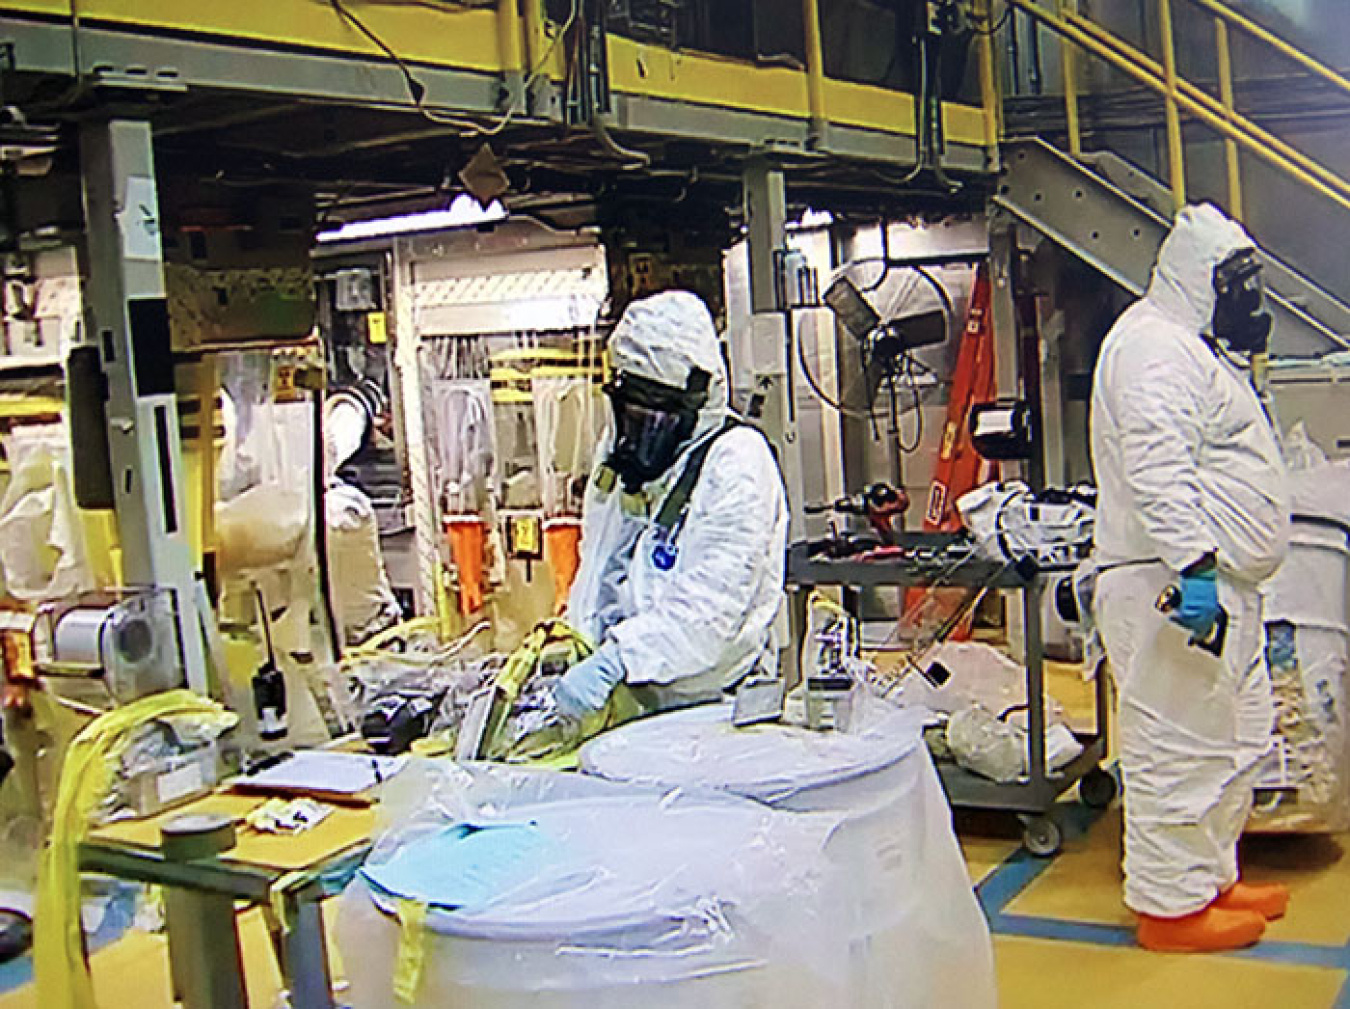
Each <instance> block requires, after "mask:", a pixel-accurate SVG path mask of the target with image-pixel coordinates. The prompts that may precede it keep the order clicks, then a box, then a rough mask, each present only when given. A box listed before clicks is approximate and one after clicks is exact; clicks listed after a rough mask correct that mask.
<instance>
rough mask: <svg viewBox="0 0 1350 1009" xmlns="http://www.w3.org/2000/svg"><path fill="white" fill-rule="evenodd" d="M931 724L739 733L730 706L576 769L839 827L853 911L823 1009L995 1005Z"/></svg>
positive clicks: (694, 715) (623, 736)
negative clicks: (833, 989) (929, 741)
mask: <svg viewBox="0 0 1350 1009" xmlns="http://www.w3.org/2000/svg"><path fill="white" fill-rule="evenodd" d="M923 716H924V713H922V712H917V711H906V710H902V709H897V708H894V707H892V706H891V705H889V704H886V703H885V702H883V701H878V700H876V699H875V698H870V697H867V698H864V702H863V704H862V706H861V708H860V709H859V712H858V715H857V717H856V718H855V722H854V729H853V731H851V732H848V733H814V732H811V731H809V730H806V729H801V728H796V727H792V726H785V725H761V726H754V727H750V728H746V729H737V728H735V727H734V726H733V725H732V724H731V708H730V706H727V705H716V706H705V707H701V708H691V709H687V710H684V711H677V712H672V713H670V714H666V715H661V716H658V717H655V718H650V719H645V720H642V721H638V722H633V723H631V724H629V725H626V726H623V727H621V728H619V729H617V730H614V731H613V732H610V733H607V734H606V735H604V736H601V737H599V738H597V739H595V740H593V741H592V742H590V743H589V744H587V745H586V747H584V748H583V750H582V752H581V769H582V770H583V771H584V772H586V773H589V774H594V775H601V776H604V777H606V778H609V779H614V780H626V781H631V782H638V783H656V782H661V783H665V784H670V785H679V786H681V787H686V788H692V787H711V788H716V789H719V790H722V791H726V792H733V793H735V794H738V795H743V796H747V797H751V798H755V799H758V800H761V801H763V802H766V803H769V804H771V805H772V806H773V807H774V808H776V809H780V810H790V811H795V812H800V813H830V814H833V815H835V816H838V817H840V818H841V826H840V829H839V830H837V831H836V832H835V833H834V835H833V836H832V837H831V839H830V843H829V846H828V848H827V853H828V855H829V856H830V861H831V864H832V865H833V866H834V867H835V869H837V870H839V871H840V872H841V874H842V877H841V878H842V880H843V881H844V884H845V885H846V888H847V890H846V903H847V905H848V906H849V907H851V908H852V909H853V914H852V916H851V920H850V921H849V922H848V925H849V929H848V931H847V933H846V938H847V940H848V944H849V952H848V963H849V970H850V977H849V981H848V989H847V997H836V998H835V999H832V1000H829V1001H826V1002H822V1003H820V1005H832V1006H848V1007H850V1009H920V1007H933V1009H938V1007H956V1006H960V1007H961V1009H981V1007H986V1006H993V1005H994V1004H995V1002H996V996H995V987H994V976H993V953H992V946H991V942H990V938H989V931H988V926H987V925H986V922H985V920H984V916H983V914H982V913H981V911H980V909H979V906H978V904H977V903H976V901H975V897H974V894H973V892H972V890H971V886H970V880H969V877H968V876H967V874H966V870H965V864H964V862H963V861H962V858H961V852H960V849H959V847H958V845H957V842H956V837H955V835H954V834H953V832H952V827H951V810H950V808H949V807H948V805H947V800H946V797H945V796H944V795H943V793H942V787H941V783H940V782H939V780H938V776H937V772H936V770H935V769H934V767H933V764H932V760H931V758H930V757H929V755H928V751H927V749H926V748H925V747H924V746H923V745H922V740H921V733H922V726H923ZM822 938H823V937H822ZM835 938H836V939H837V938H839V936H838V935H837V934H836V936H835ZM649 1004H652V1005H656V1004H657V1003H655V1002H652V1003H649ZM794 1004H798V1003H794Z"/></svg>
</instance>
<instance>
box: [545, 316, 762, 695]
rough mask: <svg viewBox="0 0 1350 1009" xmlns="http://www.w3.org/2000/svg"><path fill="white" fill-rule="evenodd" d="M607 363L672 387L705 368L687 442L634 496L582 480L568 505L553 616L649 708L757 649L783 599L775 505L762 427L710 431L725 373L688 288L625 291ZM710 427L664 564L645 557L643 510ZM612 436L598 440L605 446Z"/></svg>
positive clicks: (734, 670) (720, 420) (717, 422)
mask: <svg viewBox="0 0 1350 1009" xmlns="http://www.w3.org/2000/svg"><path fill="white" fill-rule="evenodd" d="M609 351H610V357H611V362H612V364H613V367H614V370H615V371H616V372H624V373H628V374H634V375H640V376H642V377H644V378H648V379H653V380H655V381H658V382H662V383H665V384H666V385H670V386H675V387H677V388H684V386H685V382H686V381H687V379H688V377H689V372H690V370H691V369H692V368H696V367H697V368H701V369H702V370H704V371H706V372H707V373H708V374H709V375H710V376H712V377H711V381H710V383H709V387H708V400H707V403H706V405H705V406H704V408H703V410H702V411H701V412H700V414H699V418H698V423H697V427H696V428H695V431H694V434H693V436H692V438H691V440H690V444H689V446H688V447H687V448H686V449H685V450H684V451H683V452H682V453H681V454H680V457H679V458H678V459H677V460H676V461H675V464H674V465H673V466H671V467H670V469H669V470H667V472H666V473H665V474H664V475H663V476H662V477H660V478H659V479H658V480H656V481H654V482H653V483H650V484H648V485H647V486H646V487H644V488H643V490H642V493H640V494H638V495H625V494H624V493H623V491H622V489H621V488H620V487H619V486H617V485H616V486H614V487H613V488H612V489H610V490H608V491H606V490H604V489H603V488H602V487H601V486H600V484H599V483H598V482H597V481H596V480H595V479H592V480H591V483H590V486H589V487H588V488H587V490H586V501H585V506H584V511H583V516H582V533H581V565H580V568H579V569H578V571H577V578H576V581H575V583H574V584H573V586H572V593H571V598H570V600H569V603H568V608H567V620H568V622H569V623H570V624H571V625H572V626H573V627H575V628H576V629H577V630H579V631H581V632H582V633H583V634H585V635H586V636H587V637H589V638H590V639H591V640H592V641H594V642H595V643H596V644H597V645H600V644H602V643H604V642H606V641H608V642H612V643H613V644H614V646H615V647H616V648H617V650H618V655H619V658H620V660H621V661H622V663H623V668H624V679H625V682H627V683H628V684H629V685H630V686H634V687H650V688H651V690H650V692H649V696H651V697H653V698H654V699H655V703H656V706H657V707H659V708H669V707H679V706H682V705H686V704H692V703H698V702H701V701H706V700H712V699H715V698H717V697H718V696H719V695H720V693H721V691H722V689H723V688H724V687H727V686H730V685H732V684H734V683H735V682H736V681H737V680H738V679H740V677H741V676H743V675H744V674H745V673H746V672H748V671H749V670H750V669H751V668H752V667H753V666H754V665H755V663H756V662H757V661H758V660H759V659H760V658H761V656H767V653H768V651H769V648H770V637H771V628H772V624H773V622H774V617H775V616H776V614H777V612H778V609H779V607H780V606H781V605H782V601H783V568H784V554H785V551H786V546H787V528H788V516H787V504H786V495H785V493H784V490H783V479H782V475H781V473H780V472H779V469H778V464H777V462H776V460H775V459H774V456H773V452H772V451H771V450H770V448H769V445H768V443H767V442H766V441H765V439H764V436H763V435H761V434H760V433H758V432H757V431H755V430H753V429H751V428H748V427H740V428H734V429H732V430H730V431H728V432H726V433H724V434H721V435H718V432H719V431H721V430H722V427H723V424H724V422H725V421H726V419H727V418H728V417H729V416H730V408H729V407H728V404H727V388H728V380H727V371H726V365H725V363H724V362H723V359H722V353H721V348H720V346H719V343H718V338H717V332H716V330H715V328H714V327H713V321H712V317H711V316H710V315H709V314H708V309H707V307H706V306H705V305H704V304H703V302H702V301H701V300H699V298H698V297H696V296H695V295H693V294H690V293H688V292H683V291H672V292H667V293H664V294H657V295H653V296H652V297H649V298H646V299H643V300H642V301H637V302H634V303H633V304H631V305H629V306H628V309H627V310H626V311H625V312H624V315H623V318H622V319H621V320H620V322H619V324H618V326H617V327H616V328H615V330H614V333H613V334H612V336H611V337H610V341H609ZM710 437H716V439H717V440H716V442H715V443H714V445H713V447H712V449H711V451H710V452H709V453H708V456H707V458H706V460H705V461H704V464H703V468H702V471H701V472H700V475H699V478H698V482H697V483H696V484H695V485H694V490H693V493H692V494H691V496H690V498H689V504H688V510H687V512H686V516H685V521H684V523H683V525H682V526H681V527H680V528H679V530H678V533H677V535H676V536H675V538H674V547H675V551H676V555H675V563H674V566H673V567H671V568H670V570H661V568H660V567H659V566H658V565H657V563H656V561H655V560H654V553H655V549H656V547H657V545H658V544H657V541H658V534H657V529H656V527H655V524H654V522H653V521H652V516H655V515H656V514H657V511H658V509H659V508H660V505H661V502H662V501H663V500H664V498H665V496H666V493H667V492H668V491H669V490H670V488H671V487H672V486H673V484H674V483H675V481H676V480H677V479H678V478H679V475H680V473H682V472H683V470H684V464H685V460H686V458H687V457H688V454H689V451H690V450H691V449H692V448H693V447H694V446H696V445H698V444H700V443H701V442H703V441H704V440H705V439H707V438H710ZM611 442H612V433H611V434H610V435H609V436H607V438H606V440H605V443H604V444H603V445H602V446H601V452H600V454H599V458H600V459H601V460H603V459H604V458H605V456H606V455H607V454H608V446H609V444H610V443H611Z"/></svg>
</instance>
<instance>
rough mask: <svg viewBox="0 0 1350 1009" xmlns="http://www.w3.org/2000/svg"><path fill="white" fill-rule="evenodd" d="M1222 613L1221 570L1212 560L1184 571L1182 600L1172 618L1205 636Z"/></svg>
mask: <svg viewBox="0 0 1350 1009" xmlns="http://www.w3.org/2000/svg"><path fill="white" fill-rule="evenodd" d="M1219 612H1220V611H1219V581H1218V570H1217V569H1216V568H1215V566H1214V564H1213V563H1212V562H1211V563H1209V564H1204V563H1201V564H1193V565H1191V566H1190V567H1189V568H1187V569H1186V570H1185V571H1183V572H1182V574H1181V603H1180V605H1178V606H1177V608H1176V609H1175V610H1173V611H1172V613H1171V619H1172V621H1173V622H1174V623H1177V624H1180V625H1181V626H1182V627H1184V628H1186V630H1188V631H1190V632H1191V633H1192V634H1193V635H1195V637H1197V638H1203V637H1204V636H1205V635H1206V634H1208V633H1209V631H1210V628H1212V627H1213V626H1214V622H1215V621H1216V620H1218V619H1219Z"/></svg>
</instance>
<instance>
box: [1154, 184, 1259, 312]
mask: <svg viewBox="0 0 1350 1009" xmlns="http://www.w3.org/2000/svg"><path fill="white" fill-rule="evenodd" d="M1255 248H1256V243H1255V242H1254V241H1252V239H1251V236H1250V235H1248V234H1247V232H1246V231H1244V230H1243V228H1242V225H1240V224H1238V223H1237V222H1236V221H1232V220H1230V219H1229V218H1228V217H1226V216H1225V215H1224V213H1223V212H1222V211H1221V210H1219V209H1218V208H1217V207H1215V206H1213V205H1212V204H1209V203H1202V204H1199V205H1198V206H1191V207H1186V208H1184V209H1183V210H1182V211H1181V212H1180V213H1179V214H1177V219H1176V224H1175V225H1174V226H1173V228H1172V231H1171V234H1169V235H1168V236H1167V240H1166V241H1165V242H1163V244H1162V249H1161V250H1160V251H1159V252H1158V262H1157V264H1156V265H1155V266H1154V267H1153V279H1152V281H1151V282H1150V283H1149V287H1148V294H1147V295H1146V298H1147V300H1148V301H1150V302H1152V303H1153V305H1154V306H1155V307H1156V308H1157V309H1158V310H1159V311H1160V312H1162V313H1163V314H1164V315H1166V316H1168V317H1169V318H1171V319H1172V320H1173V321H1175V322H1176V323H1177V324H1178V325H1180V326H1183V327H1184V328H1185V329H1187V330H1188V331H1190V332H1194V333H1208V332H1209V330H1210V321H1211V320H1212V319H1213V318H1214V302H1215V298H1216V296H1215V293H1214V268H1215V267H1216V266H1218V265H1219V264H1220V263H1222V262H1223V261H1224V260H1226V259H1227V258H1228V257H1229V256H1231V255H1232V254H1233V253H1235V252H1239V251H1241V250H1243V249H1255Z"/></svg>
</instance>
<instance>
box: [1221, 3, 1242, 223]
mask: <svg viewBox="0 0 1350 1009" xmlns="http://www.w3.org/2000/svg"><path fill="white" fill-rule="evenodd" d="M1214 54H1215V57H1216V58H1217V60H1218V64H1219V100H1220V101H1222V102H1223V107H1224V110H1225V111H1226V112H1227V114H1228V121H1229V123H1231V122H1232V121H1233V112H1234V110H1235V109H1236V108H1237V99H1236V97H1235V96H1234V93H1233V52H1232V47H1231V46H1230V45H1229V39H1228V23H1227V22H1226V21H1224V19H1223V18H1220V17H1216V18H1215V19H1214ZM1223 156H1224V164H1225V165H1226V167H1227V169H1228V213H1229V215H1230V216H1231V217H1232V218H1233V219H1234V220H1235V221H1240V220H1242V156H1241V152H1240V151H1239V150H1238V145H1237V141H1236V140H1234V139H1233V138H1232V137H1225V138H1224V141H1223Z"/></svg>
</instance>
